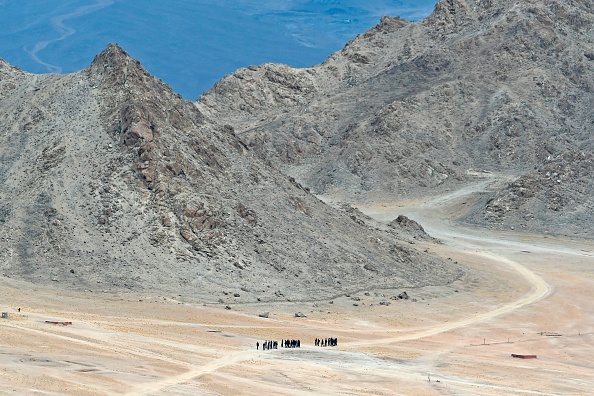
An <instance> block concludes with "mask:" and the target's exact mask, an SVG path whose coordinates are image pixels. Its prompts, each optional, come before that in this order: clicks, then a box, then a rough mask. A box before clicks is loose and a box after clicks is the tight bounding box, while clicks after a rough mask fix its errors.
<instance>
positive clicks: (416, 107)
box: [197, 0, 594, 236]
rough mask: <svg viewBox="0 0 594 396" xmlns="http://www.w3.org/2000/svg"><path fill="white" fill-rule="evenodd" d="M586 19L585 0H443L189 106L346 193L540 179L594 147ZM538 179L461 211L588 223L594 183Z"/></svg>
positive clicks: (509, 222)
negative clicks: (524, 190) (412, 17)
mask: <svg viewBox="0 0 594 396" xmlns="http://www.w3.org/2000/svg"><path fill="white" fill-rule="evenodd" d="M593 23H594V5H593V3H592V2H591V1H574V2H563V1H557V0H550V1H542V0H529V1H524V2H515V1H508V0H500V1H495V0H442V1H439V2H438V4H437V6H436V8H435V11H434V12H433V14H432V15H430V16H429V17H428V18H426V19H425V20H423V21H421V22H419V23H411V22H407V21H403V20H401V19H399V18H384V19H382V21H381V22H380V24H379V25H378V26H376V27H375V28H373V29H371V30H370V31H368V32H367V33H365V34H363V35H361V36H359V37H357V38H356V39H355V40H353V41H352V42H350V43H349V44H348V45H347V46H346V47H345V48H344V49H343V50H342V51H339V52H337V53H335V54H334V55H332V56H331V57H330V58H329V59H328V60H327V61H326V62H324V63H323V64H320V65H317V66H313V67H311V68H307V69H291V68H288V67H286V66H282V65H273V64H268V65H263V66H261V67H251V68H247V69H242V70H239V71H237V72H236V73H234V74H231V75H229V76H227V77H226V78H224V79H223V80H221V81H220V82H219V83H217V84H216V85H215V86H214V87H213V89H212V90H210V91H209V92H207V93H206V94H205V95H203V97H202V98H200V99H199V101H198V102H197V107H198V108H199V109H200V110H201V111H202V112H203V114H204V115H205V116H206V117H209V118H210V119H212V120H214V121H215V122H222V123H227V124H231V125H233V126H234V128H235V130H236V133H237V135H238V136H239V137H240V139H241V140H242V141H243V142H245V143H246V145H248V146H249V147H251V148H253V149H254V150H256V151H258V152H259V153H260V155H262V156H263V157H264V158H267V159H269V160H270V161H272V162H273V163H275V164H276V165H277V166H278V167H279V168H280V169H282V170H283V171H284V172H286V173H287V174H290V175H292V176H294V177H295V178H296V179H298V180H299V181H300V182H302V183H303V184H304V185H307V186H309V187H311V188H312V190H313V191H314V192H315V193H318V194H331V195H335V196H337V195H338V196H342V197H343V198H344V200H347V201H351V202H353V201H363V200H369V201H394V200H402V199H407V198H415V197H420V196H423V195H430V194H434V193H436V192H440V191H445V190H447V189H452V188H455V187H456V186H457V185H459V184H461V183H466V182H468V181H469V179H470V178H471V177H472V176H469V174H475V172H472V171H473V170H488V171H490V172H493V173H503V174H506V175H510V174H511V175H516V176H517V177H524V178H528V179H531V180H536V179H537V178H538V177H536V175H535V173H534V172H537V173H538V172H539V169H544V168H547V166H548V165H547V164H548V163H549V162H550V161H563V159H564V158H582V157H583V155H587V154H588V153H590V152H592V150H593V148H594V142H593V139H592V133H591V126H592V119H591V114H592V110H593V107H592V103H593V101H592V95H593V88H594V85H593V83H592V81H594V73H593V71H594V68H593V65H594V64H593V63H592V61H593V60H594V48H593V47H594V46H593V40H594V30H593V29H592V26H593ZM568 153H574V154H575V155H573V154H568ZM573 165H574V163H573V162H571V161H568V162H566V163H564V164H561V166H562V167H566V166H568V167H572V166H573ZM576 166H579V167H586V168H588V169H592V168H591V164H590V162H588V161H585V162H581V164H580V165H576ZM581 172H582V171H577V170H576V172H565V173H566V174H568V175H571V174H578V173H581ZM545 173H546V172H545ZM584 183H585V184H584ZM531 188H532V187H531ZM533 188H535V189H539V190H540V193H536V194H535V195H534V197H537V198H535V199H529V200H527V199H526V198H525V197H523V196H522V195H521V194H519V195H518V194H514V193H512V192H511V191H512V190H513V189H514V187H513V183H512V184H510V186H508V187H507V190H508V192H507V193H506V192H504V191H502V192H500V193H494V194H495V195H497V194H500V195H507V196H508V197H510V199H513V200H514V201H515V203H514V204H513V205H504V206H502V207H504V208H505V209H503V210H499V209H501V207H500V208H499V209H497V210H495V209H494V208H493V207H492V206H489V205H486V202H493V200H491V198H493V199H495V200H497V199H498V198H494V197H495V195H493V196H489V197H487V198H486V199H484V200H481V201H479V203H478V204H477V206H475V207H474V208H472V214H470V215H469V216H467V217H465V219H466V220H467V221H470V222H471V223H475V224H479V225H487V226H492V227H498V228H510V227H517V228H525V229H530V230H534V231H549V232H551V231H552V232H560V233H565V232H572V233H573V232H577V233H580V234H583V235H584V236H587V235H588V234H590V233H591V231H592V230H594V218H593V216H594V215H593V214H592V213H593V211H592V210H589V208H590V209H591V208H592V207H593V206H594V205H593V198H592V195H593V194H594V182H592V181H591V180H583V179H580V180H576V179H572V178H571V177H567V178H564V179H563V180H562V182H561V186H557V187H555V189H556V191H558V193H559V194H561V195H562V196H567V199H565V198H562V199H557V201H558V202H561V205H562V206H561V207H558V206H557V205H555V204H554V203H552V202H548V200H550V199H551V198H550V197H551V195H550V194H548V193H546V192H545V190H546V189H547V188H548V187H545V186H544V185H543V184H542V183H536V184H535V185H534V186H533ZM574 192H578V193H575V194H574ZM564 203H565V204H564ZM563 205H566V206H563ZM578 213H579V215H577V214H578ZM578 218H579V222H578V223H577V225H576V226H575V227H569V228H568V227H566V226H567V225H569V224H570V223H571V222H572V221H574V220H576V219H578ZM555 219H559V221H556V220H555Z"/></svg>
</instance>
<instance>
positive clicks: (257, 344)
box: [256, 341, 264, 350]
mask: <svg viewBox="0 0 594 396" xmlns="http://www.w3.org/2000/svg"><path fill="white" fill-rule="evenodd" d="M259 348H260V343H259V342H258V341H256V350H258V349H259ZM262 349H264V347H262Z"/></svg>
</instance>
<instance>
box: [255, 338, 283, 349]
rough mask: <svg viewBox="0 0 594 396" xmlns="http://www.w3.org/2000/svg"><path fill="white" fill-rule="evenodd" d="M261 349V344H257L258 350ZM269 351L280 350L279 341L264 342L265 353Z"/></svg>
mask: <svg viewBox="0 0 594 396" xmlns="http://www.w3.org/2000/svg"><path fill="white" fill-rule="evenodd" d="M259 348H260V343H259V342H256V349H259ZM267 349H278V341H270V340H269V341H264V342H262V350H263V351H265V350H267Z"/></svg>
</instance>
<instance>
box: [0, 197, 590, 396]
mask: <svg viewBox="0 0 594 396" xmlns="http://www.w3.org/2000/svg"><path fill="white" fill-rule="evenodd" d="M446 198H447V199H441V200H436V201H432V202H429V203H421V204H420V205H418V206H417V207H416V208H402V207H389V206H378V207H373V208H362V210H364V211H366V212H367V213H368V214H370V215H372V216H374V217H376V218H378V219H380V220H381V219H383V218H393V214H394V213H400V212H402V213H406V214H408V215H410V216H411V217H413V218H416V219H418V220H420V222H421V224H423V225H424V226H425V229H426V230H427V231H428V232H429V233H430V234H432V235H434V236H436V237H438V238H440V239H442V240H443V241H444V242H445V243H444V244H442V245H429V244H427V245H423V244H416V245H415V246H416V247H418V248H419V249H423V250H424V249H428V250H429V252H432V253H433V254H436V255H440V256H442V257H445V258H451V260H453V261H457V262H458V263H459V264H463V265H464V266H465V268H467V270H468V275H467V276H466V277H465V278H464V279H462V280H460V281H459V282H457V283H456V284H453V285H450V286H448V287H443V288H425V289H420V290H414V289H413V290H406V291H407V292H408V294H409V295H410V297H411V299H409V300H392V299H390V297H391V296H394V295H397V294H398V293H400V292H401V291H403V290H368V291H361V292H360V293H357V294H356V295H350V296H343V297H340V298H337V299H334V300H333V301H321V302H318V303H312V302H306V303H297V302H293V303H285V304H277V305H270V304H262V305H256V304H249V305H239V304H236V305H232V307H231V308H232V309H231V310H226V309H224V306H222V305H212V306H204V305H201V304H195V303H190V302H188V301H186V299H185V298H184V297H183V296H176V295H171V296H156V295H155V296H151V297H147V296H136V295H133V294H123V295H118V296H114V295H112V294H104V293H97V292H93V293H91V292H87V293H85V294H73V293H70V292H68V290H64V289H50V288H41V287H37V288H32V287H31V286H30V285H27V284H20V283H18V282H15V281H13V280H12V279H9V278H2V280H1V281H0V282H1V283H0V296H2V299H1V308H2V311H7V312H9V315H10V317H9V319H2V320H0V380H1V381H2V383H3V387H2V388H0V394H7V395H8V394H10V395H14V394H32V395H34V394H40V395H41V394H43V395H63V394H66V395H102V394H105V395H109V394H123V395H238V394H242V395H281V394H283V395H285V394H289V395H301V394H335V395H355V394H360V395H395V394H406V395H437V394H446V395H450V394H452V395H460V394H463V395H534V394H546V395H548V394H561V395H566V394H584V395H587V394H591V393H592V389H593V388H594V357H593V356H594V299H592V298H591V293H592V290H594V247H592V245H591V244H588V243H584V242H579V241H572V240H570V239H568V238H567V239H564V240H561V239H555V238H552V237H549V238H547V237H545V236H542V237H536V236H527V235H520V234H518V233H517V232H514V231H510V232H509V233H502V232H499V233H495V232H487V231H483V230H469V229H461V228H459V227H456V228H452V227H451V226H450V225H449V222H448V220H447V216H445V215H443V213H451V211H452V208H453V207H455V205H456V204H457V202H458V201H459V200H460V199H461V198H460V196H459V195H455V194H452V196H451V197H449V198H448V197H446ZM428 207H431V208H432V210H431V211H428V210H427V208H428ZM440 208H441V209H440ZM446 208H447V210H446ZM437 209H440V210H442V211H440V210H437ZM429 213H430V214H431V216H432V217H431V216H429V215H428V214H429ZM380 302H389V305H380V304H379V303H380ZM19 307H20V308H21V312H20V313H18V312H17V308H19ZM263 311H270V317H269V318H267V319H266V318H261V317H259V316H258V314H259V313H260V312H263ZM298 311H300V312H303V313H304V314H306V315H307V317H305V318H296V317H294V314H295V312H298ZM46 320H50V321H72V322H73V324H72V325H71V326H60V325H53V324H49V323H46V322H45V321H46ZM316 337H318V338H325V337H338V341H339V344H338V346H337V347H325V348H324V347H314V346H313V341H314V339H315V338H316ZM287 338H289V339H300V340H301V342H302V347H301V348H300V349H283V348H279V349H277V350H272V351H262V350H256V347H255V344H256V342H257V341H259V342H260V343H261V342H262V341H263V340H267V339H270V340H279V341H280V340H281V339H287ZM512 353H517V354H536V355H537V356H538V358H537V359H530V360H522V359H516V358H512V357H511V354H512Z"/></svg>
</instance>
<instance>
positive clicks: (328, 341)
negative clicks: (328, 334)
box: [314, 338, 338, 347]
mask: <svg viewBox="0 0 594 396" xmlns="http://www.w3.org/2000/svg"><path fill="white" fill-rule="evenodd" d="M314 345H315V346H321V347H327V346H337V345H338V338H322V339H320V338H316V340H315V342H314Z"/></svg>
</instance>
